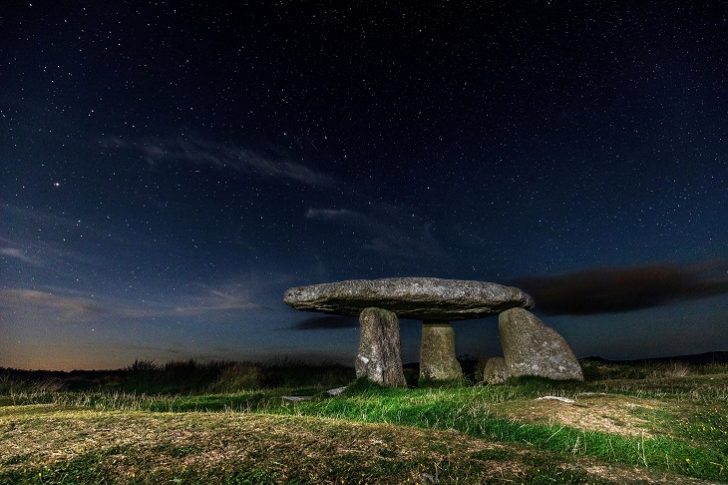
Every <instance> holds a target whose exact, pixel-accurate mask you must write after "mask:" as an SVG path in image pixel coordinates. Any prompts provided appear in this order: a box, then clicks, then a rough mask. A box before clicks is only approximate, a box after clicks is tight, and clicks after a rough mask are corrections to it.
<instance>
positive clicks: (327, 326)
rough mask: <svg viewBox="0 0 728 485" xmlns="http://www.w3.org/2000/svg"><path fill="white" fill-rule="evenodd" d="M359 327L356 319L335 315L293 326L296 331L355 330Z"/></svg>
mask: <svg viewBox="0 0 728 485" xmlns="http://www.w3.org/2000/svg"><path fill="white" fill-rule="evenodd" d="M358 326H359V319H357V318H356V317H341V316H335V315H327V316H316V317H311V318H307V319H306V320H303V321H301V322H298V323H296V324H295V325H294V326H293V329H294V330H337V329H340V328H354V327H358Z"/></svg>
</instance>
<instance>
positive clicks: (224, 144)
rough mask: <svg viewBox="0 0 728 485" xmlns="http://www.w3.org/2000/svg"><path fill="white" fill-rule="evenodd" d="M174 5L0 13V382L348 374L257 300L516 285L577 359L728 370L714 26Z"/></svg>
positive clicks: (584, 14)
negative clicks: (63, 372) (436, 285)
mask: <svg viewBox="0 0 728 485" xmlns="http://www.w3.org/2000/svg"><path fill="white" fill-rule="evenodd" d="M182 3H183V2H162V1H159V2H149V3H144V2H136V1H134V2H132V1H127V2H122V1H117V2H111V1H90V2H79V1H47V2H44V1H32V2H22V1H14V0H13V1H6V2H2V7H1V8H0V366H6V367H10V366H12V367H20V368H51V369H71V368H112V367H122V366H126V365H128V364H130V363H131V362H133V361H134V359H145V360H154V361H155V362H157V363H161V362H165V361H168V360H179V359H187V358H195V359H202V360H208V359H217V360H220V359H235V360H270V359H284V358H290V359H296V360H299V359H300V360H319V361H320V360H336V361H341V362H347V363H351V362H352V361H353V356H354V353H355V350H356V345H357V339H358V330H357V328H356V320H353V321H352V320H351V319H337V318H330V317H329V318H320V317H321V316H320V315H317V314H310V313H303V312H297V311H294V310H292V309H289V308H288V307H286V306H285V305H284V304H283V302H282V296H283V292H284V290H285V289H286V288H287V287H289V286H294V285H300V284H310V283H320V282H326V281H332V280H339V279H350V278H376V277H387V276H437V277H444V278H461V279H478V280H487V281H495V282H499V283H514V284H518V285H519V286H520V287H521V288H523V289H525V290H526V291H529V292H531V294H532V295H533V296H534V297H535V298H536V304H537V307H536V310H535V311H536V313H537V314H539V315H540V316H541V317H543V319H544V321H545V322H546V323H547V324H549V325H551V326H553V327H554V328H556V329H557V330H558V331H559V332H560V333H562V334H563V335H564V336H565V337H566V339H567V340H568V341H569V342H570V343H571V344H572V346H573V348H574V351H575V353H576V354H577V355H578V356H588V355H600V356H603V357H607V358H636V357H651V356H664V355H675V354H686V353H697V352H704V351H711V350H728V145H727V142H728V81H727V80H728V58H727V54H726V52H728V44H726V36H727V35H728V13H727V12H726V11H723V10H718V9H708V8H703V7H701V6H697V5H696V4H695V3H694V2H662V1H655V2H625V5H624V6H615V4H611V2H609V3H597V4H590V5H586V6H575V5H576V3H574V4H572V5H569V4H566V3H563V2H557V1H552V2H550V1H542V2H472V3H469V2H468V3H459V2H453V3H450V2H438V3H436V4H430V3H427V2H425V4H426V5H425V4H423V5H424V6H423V5H419V6H417V7H414V6H410V7H405V6H401V5H399V6H398V5H396V4H386V3H379V2H352V3H351V4H350V5H349V6H346V5H345V3H346V2H330V3H327V2H316V3H314V2H282V3H278V2H276V3H274V2H265V3H266V4H267V6H266V7H260V6H249V5H244V3H246V2H238V1H235V2H233V1H230V2H211V3H213V4H214V6H213V5H196V4H193V5H191V6H189V5H188V6H182V5H181V4H182ZM184 3H187V2H184ZM413 5H415V4H413ZM455 328H456V331H457V332H458V353H460V354H470V355H475V356H483V357H486V356H490V355H497V354H498V353H499V352H500V350H499V344H498V339H497V324H496V318H495V317H493V318H490V319H484V320H474V321H466V322H462V323H456V324H455ZM419 332H420V329H419V324H418V323H417V322H413V321H402V345H403V354H404V359H405V361H413V360H417V351H418V346H419Z"/></svg>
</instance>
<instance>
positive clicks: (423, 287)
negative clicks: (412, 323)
mask: <svg viewBox="0 0 728 485" xmlns="http://www.w3.org/2000/svg"><path fill="white" fill-rule="evenodd" d="M283 301H285V302H286V303H287V304H288V305H290V306H292V307H294V308H296V309H298V310H305V311H313V312H325V313H336V314H338V315H359V312H361V311H362V310H363V309H364V308H367V307H377V308H384V309H386V310H390V311H393V312H394V313H396V314H397V316H398V317H399V318H413V319H417V320H426V321H434V320H442V321H451V320H465V319H469V318H481V317H485V316H488V315H493V314H495V313H500V312H502V311H503V310H506V309H508V308H513V307H525V308H530V307H532V306H533V300H532V299H531V297H530V296H529V295H527V294H526V293H524V292H522V291H521V290H519V289H518V288H514V287H511V286H503V285H499V284H497V283H490V282H487V281H470V280H449V279H441V278H382V279H378V280H346V281H337V282H334V283H322V284H319V285H310V286H298V287H295V288H289V289H288V290H287V291H286V294H285V296H284V297H283Z"/></svg>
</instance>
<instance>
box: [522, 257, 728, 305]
mask: <svg viewBox="0 0 728 485" xmlns="http://www.w3.org/2000/svg"><path fill="white" fill-rule="evenodd" d="M513 285H515V286H518V287H520V288H523V289H524V290H525V291H527V292H528V293H529V294H530V295H531V296H533V298H534V300H535V301H536V309H537V310H539V311H542V312H544V313H549V314H554V315H558V314H561V315H591V314H598V313H619V312H628V311H632V310H640V309H643V308H651V307H658V306H665V305H669V304H672V303H674V302H677V301H682V300H691V299H697V298H705V297H709V296H717V295H726V294H728V261H710V262H706V263H702V264H675V263H665V264H653V265H640V266H629V267H623V268H593V269H588V270H585V271H579V272H575V273H568V274H563V275H556V276H543V277H536V278H524V279H521V280H517V281H514V282H513Z"/></svg>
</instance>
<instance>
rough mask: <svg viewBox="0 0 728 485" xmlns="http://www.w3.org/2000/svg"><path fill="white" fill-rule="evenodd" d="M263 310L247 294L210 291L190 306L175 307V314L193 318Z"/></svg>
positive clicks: (196, 298)
mask: <svg viewBox="0 0 728 485" xmlns="http://www.w3.org/2000/svg"><path fill="white" fill-rule="evenodd" d="M262 308H263V306H261V305H259V304H257V303H254V302H252V301H251V300H250V298H249V297H248V296H247V294H235V293H232V292H229V291H220V290H209V292H208V294H206V295H203V296H199V297H194V298H191V304H190V305H182V306H177V307H175V308H174V312H175V313H176V314H178V315H184V316H193V315H202V314H205V313H211V312H231V311H240V310H259V309H262Z"/></svg>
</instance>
